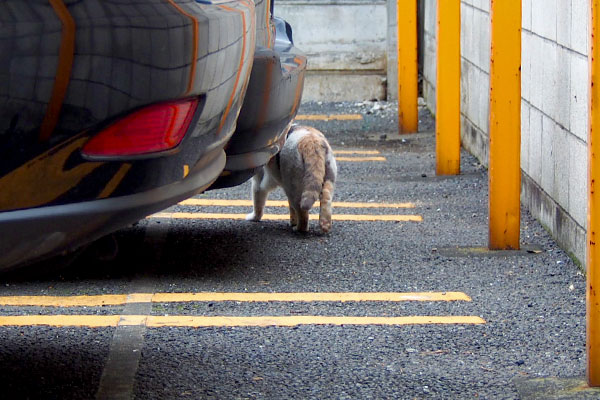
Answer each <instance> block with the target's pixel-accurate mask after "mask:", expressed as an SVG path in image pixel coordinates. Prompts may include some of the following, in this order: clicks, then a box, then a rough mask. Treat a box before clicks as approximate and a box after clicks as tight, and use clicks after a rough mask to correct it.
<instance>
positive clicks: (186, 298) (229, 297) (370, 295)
mask: <svg viewBox="0 0 600 400" xmlns="http://www.w3.org/2000/svg"><path fill="white" fill-rule="evenodd" d="M220 301H239V302H313V301H322V302H347V301H348V302H362V301H380V302H384V301H385V302H401V301H471V298H470V297H469V296H468V295H467V294H465V293H462V292H413V293H410V292H405V293H402V292H364V293H359V292H342V293H332V292H325V293H319V292H297V293H269V292H254V293H246V292H244V293H226V292H200V293H132V294H129V295H125V294H105V295H90V296H2V297H0V305H2V306H38V307H102V306H117V305H124V304H126V303H150V302H152V303H178V302H220Z"/></svg>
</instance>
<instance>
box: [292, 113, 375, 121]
mask: <svg viewBox="0 0 600 400" xmlns="http://www.w3.org/2000/svg"><path fill="white" fill-rule="evenodd" d="M361 119H363V116H362V115H361V114H330V115H325V114H308V115H296V120H297V121H301V120H304V121H333V120H335V121H358V120H361Z"/></svg>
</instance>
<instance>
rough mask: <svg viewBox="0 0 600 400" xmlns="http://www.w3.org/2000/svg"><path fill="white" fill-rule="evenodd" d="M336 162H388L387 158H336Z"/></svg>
mask: <svg viewBox="0 0 600 400" xmlns="http://www.w3.org/2000/svg"><path fill="white" fill-rule="evenodd" d="M335 160H336V161H342V162H368V161H380V162H381V161H387V158H385V157H336V158H335Z"/></svg>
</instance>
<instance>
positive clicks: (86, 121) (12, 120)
mask: <svg viewBox="0 0 600 400" xmlns="http://www.w3.org/2000/svg"><path fill="white" fill-rule="evenodd" d="M272 10H273V1H271V2H269V1H268V0H255V1H252V0H239V1H237V0H235V1H233V0H225V1H202V0H85V1H78V0H27V1H23V0H4V1H1V2H0V54H1V55H2V57H0V268H8V267H14V266H18V265H23V264H27V263H31V262H34V261H37V260H40V259H42V258H45V257H49V256H51V255H55V254H58V253H63V252H68V251H71V250H74V249H76V248H78V247H80V246H82V245H84V244H86V243H89V242H91V241H93V240H95V239H97V238H99V237H101V236H104V235H106V234H108V233H111V232H113V231H115V230H117V229H119V228H122V227H124V226H127V225H129V224H131V223H133V222H135V221H138V220H139V219H142V218H144V217H145V216H147V215H150V214H152V213H154V212H157V211H159V210H161V209H164V208H166V207H168V206H171V205H173V204H175V203H177V202H179V201H181V200H183V199H185V198H188V197H190V196H193V195H194V194H197V193H200V192H202V191H204V190H207V189H208V188H211V187H212V188H220V187H227V186H233V185H237V184H240V183H243V182H244V181H246V180H247V179H249V178H250V177H251V176H252V175H253V173H254V171H255V170H256V168H258V167H260V166H262V165H264V164H265V163H266V162H267V161H268V160H269V159H270V157H272V156H273V155H274V154H276V153H277V152H278V151H279V148H280V146H281V144H282V141H283V140H285V132H286V130H287V128H288V127H289V125H290V124H291V121H292V120H293V118H294V117H295V114H296V112H297V108H298V105H299V103H300V99H301V95H302V88H303V82H304V73H305V68H306V58H305V57H304V56H303V55H302V53H300V52H299V51H298V50H297V49H296V48H295V47H294V46H293V43H292V37H291V29H290V27H289V25H287V24H286V23H285V22H284V21H282V20H278V19H276V18H274V17H273V16H272Z"/></svg>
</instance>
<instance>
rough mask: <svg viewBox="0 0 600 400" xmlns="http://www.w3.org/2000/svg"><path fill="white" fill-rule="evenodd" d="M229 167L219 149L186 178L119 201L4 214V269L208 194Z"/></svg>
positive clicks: (0, 231) (0, 217)
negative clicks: (175, 204) (220, 174)
mask: <svg viewBox="0 0 600 400" xmlns="http://www.w3.org/2000/svg"><path fill="white" fill-rule="evenodd" d="M224 165H225V153H224V152H223V151H222V150H220V149H219V150H216V151H214V152H213V153H212V154H210V155H209V156H208V157H206V159H205V162H204V163H202V164H199V165H196V167H195V169H194V170H193V171H190V173H189V174H188V175H187V176H186V178H185V179H183V180H181V181H178V182H175V183H172V184H170V185H166V186H162V187H159V188H155V189H152V190H148V191H146V192H142V193H136V194H132V195H129V196H122V197H116V198H107V199H102V200H94V201H87V202H82V203H75V204H64V205H56V206H48V207H38V208H32V209H25V210H17V211H9V212H3V213H0V237H2V240H1V241H0V269H6V268H9V267H16V266H20V265H23V264H27V263H32V262H35V261H39V260H41V259H42V258H47V257H49V256H52V255H56V254H59V253H61V252H68V251H72V250H74V249H77V248H78V247H80V246H81V245H83V244H85V243H88V242H91V241H93V240H95V239H97V238H100V237H101V236H104V235H106V234H108V233H111V232H113V231H115V230H116V229H118V228H120V227H123V226H126V225H128V224H131V223H134V222H136V221H138V220H140V219H141V218H144V217H145V216H147V215H149V214H152V213H154V212H157V211H160V210H162V209H164V208H166V207H169V206H170V205H172V204H174V203H176V202H178V201H181V200H183V199H186V198H188V197H190V196H193V195H194V194H196V193H199V192H201V191H203V190H205V189H206V188H207V187H208V186H210V184H211V183H212V182H213V181H214V180H215V179H216V178H217V177H218V176H219V173H220V172H221V171H222V170H223V167H224Z"/></svg>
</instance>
